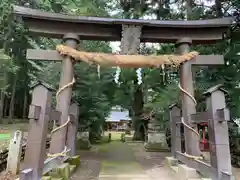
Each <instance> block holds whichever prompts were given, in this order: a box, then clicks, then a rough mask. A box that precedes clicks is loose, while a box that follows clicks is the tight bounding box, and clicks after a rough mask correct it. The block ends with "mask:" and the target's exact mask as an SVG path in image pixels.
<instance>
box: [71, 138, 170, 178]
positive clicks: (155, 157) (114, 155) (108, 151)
mask: <svg viewBox="0 0 240 180" xmlns="http://www.w3.org/2000/svg"><path fill="white" fill-rule="evenodd" d="M80 155H81V159H82V163H81V167H79V169H78V170H77V171H76V173H75V174H74V175H73V177H72V178H71V179H72V180H79V179H84V180H97V179H99V180H118V179H119V180H120V179H121V180H123V179H124V180H156V179H159V177H162V178H163V179H164V180H174V178H170V176H171V175H170V173H169V172H168V171H167V170H166V169H164V167H163V166H162V163H163V160H164V157H165V156H166V155H167V154H166V153H159V152H158V153H146V152H145V151H144V150H143V145H142V144H141V143H130V144H127V143H121V142H119V141H118V142H117V141H113V142H111V143H109V144H105V145H101V146H99V147H95V149H92V150H91V151H89V152H87V151H85V152H80Z"/></svg>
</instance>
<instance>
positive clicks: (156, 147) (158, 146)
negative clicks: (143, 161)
mask: <svg viewBox="0 0 240 180" xmlns="http://www.w3.org/2000/svg"><path fill="white" fill-rule="evenodd" d="M147 136H148V138H147V142H146V143H145V145H144V147H145V150H146V151H169V148H168V145H167V141H166V136H165V132H164V131H162V129H161V122H160V121H159V120H156V119H154V118H153V119H151V120H150V121H149V123H148V135H147Z"/></svg>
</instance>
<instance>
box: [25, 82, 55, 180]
mask: <svg viewBox="0 0 240 180" xmlns="http://www.w3.org/2000/svg"><path fill="white" fill-rule="evenodd" d="M51 103H52V93H51V92H50V91H49V90H48V89H47V88H46V87H45V86H43V85H41V84H40V85H38V86H36V87H35V88H34V89H33V93H32V104H31V106H30V109H29V119H30V122H29V130H28V138H27V147H26V151H25V158H24V169H32V173H31V174H32V180H39V179H41V177H42V169H43V166H44V160H45V157H46V141H47V133H48V123H49V116H50V111H51Z"/></svg>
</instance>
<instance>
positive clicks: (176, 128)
mask: <svg viewBox="0 0 240 180" xmlns="http://www.w3.org/2000/svg"><path fill="white" fill-rule="evenodd" d="M169 109H170V129H171V153H172V156H173V157H174V158H176V151H179V152H181V151H182V150H181V141H182V138H181V129H180V126H181V124H180V123H176V120H177V118H178V119H180V116H181V110H180V108H179V107H178V106H177V105H173V106H171V107H169Z"/></svg>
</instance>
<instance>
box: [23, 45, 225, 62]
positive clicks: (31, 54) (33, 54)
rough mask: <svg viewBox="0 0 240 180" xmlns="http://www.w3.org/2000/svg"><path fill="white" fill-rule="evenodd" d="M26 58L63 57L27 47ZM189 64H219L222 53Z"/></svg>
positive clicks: (47, 58) (46, 59)
mask: <svg viewBox="0 0 240 180" xmlns="http://www.w3.org/2000/svg"><path fill="white" fill-rule="evenodd" d="M27 59H30V60H42V61H62V60H64V57H63V56H61V55H60V54H59V53H58V52H57V51H56V50H42V49H28V50H27ZM189 63H190V64H191V65H200V66H208V65H218V64H219V65H220V64H224V58H223V55H198V56H197V57H196V58H194V59H193V60H191V61H189Z"/></svg>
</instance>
